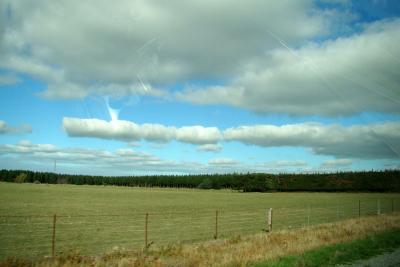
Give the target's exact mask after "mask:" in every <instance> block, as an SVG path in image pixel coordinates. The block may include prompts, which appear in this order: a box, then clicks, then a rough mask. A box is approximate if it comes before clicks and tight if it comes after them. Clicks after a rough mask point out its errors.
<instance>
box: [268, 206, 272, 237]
mask: <svg viewBox="0 0 400 267" xmlns="http://www.w3.org/2000/svg"><path fill="white" fill-rule="evenodd" d="M267 227H268V228H267V229H268V232H272V208H270V209H269V210H268V225H267Z"/></svg>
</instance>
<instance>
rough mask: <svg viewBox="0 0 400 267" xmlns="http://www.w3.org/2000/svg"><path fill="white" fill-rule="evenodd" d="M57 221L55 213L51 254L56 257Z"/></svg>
mask: <svg viewBox="0 0 400 267" xmlns="http://www.w3.org/2000/svg"><path fill="white" fill-rule="evenodd" d="M56 223H57V215H56V214H54V217H53V235H52V239H51V256H52V257H53V258H54V256H55V255H56Z"/></svg>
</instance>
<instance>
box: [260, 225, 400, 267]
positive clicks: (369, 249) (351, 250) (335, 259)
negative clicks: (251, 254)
mask: <svg viewBox="0 0 400 267" xmlns="http://www.w3.org/2000/svg"><path fill="white" fill-rule="evenodd" d="M398 247H400V229H395V230H391V231H387V232H384V233H379V234H376V235H373V236H369V237H367V238H364V239H360V240H355V241H351V242H347V243H342V244H336V245H330V246H325V247H322V248H319V249H316V250H312V251H307V252H305V253H303V254H300V255H290V256H284V257H281V258H278V259H276V260H273V261H266V262H261V263H258V264H255V265H254V266H253V267H291V266H308V267H319V266H335V265H338V264H349V263H352V262H354V261H357V260H363V259H369V258H372V257H374V256H376V255H380V254H382V253H384V252H389V251H392V250H393V249H395V248H398Z"/></svg>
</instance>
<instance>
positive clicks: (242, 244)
mask: <svg viewBox="0 0 400 267" xmlns="http://www.w3.org/2000/svg"><path fill="white" fill-rule="evenodd" d="M393 233H395V234H396V236H397V237H398V236H399V235H400V214H399V213H393V214H391V215H381V216H370V217H365V218H361V219H351V220H346V221H342V222H337V223H333V224H324V225H317V226H311V227H307V228H303V229H297V230H280V231H274V232H271V233H268V234H267V233H263V234H255V235H249V236H239V235H237V236H235V237H231V238H228V239H224V240H222V239H221V240H213V241H206V242H201V243H196V244H182V243H175V244H170V245H166V246H163V247H159V248H157V247H155V248H151V247H150V248H149V250H148V251H144V250H143V249H140V250H131V251H129V250H118V249H116V250H112V251H109V252H107V253H104V254H101V255H98V256H85V255H82V254H80V253H79V252H76V253H66V254H61V255H58V256H56V257H55V258H54V259H52V258H42V259H39V260H29V259H28V260H22V259H21V258H10V259H8V260H6V261H3V262H0V267H9V266H15V267H19V266H35V267H72V266H81V267H86V266H96V267H103V266H104V267H105V266H118V267H123V266H138V267H144V266H151V267H153V266H157V267H167V266H189V267H195V266H199V267H202V266H233V267H236V266H252V265H254V264H258V263H259V262H272V261H274V260H277V259H279V258H282V257H285V256H288V255H303V254H304V255H309V254H307V253H308V252H307V251H310V250H315V249H318V248H322V252H321V253H317V256H307V260H308V258H310V260H311V261H313V260H315V261H316V265H302V264H303V262H302V261H301V262H300V265H299V266H320V265H319V263H318V262H323V260H324V259H326V258H329V257H330V256H331V255H335V257H336V258H338V259H343V261H344V260H351V259H352V258H351V257H353V256H351V257H350V256H348V255H347V254H346V253H345V252H343V251H344V250H345V247H342V245H339V244H340V243H345V244H344V245H343V246H346V244H347V242H351V241H354V240H359V239H367V241H364V242H361V245H360V246H359V248H358V250H357V251H358V252H357V254H359V255H365V254H366V255H370V254H371V253H372V252H364V248H365V246H366V244H368V246H369V243H368V242H376V244H375V245H374V248H377V247H379V246H380V243H381V242H386V240H387V239H388V238H389V237H392V236H393ZM375 235H378V236H375ZM397 237H396V240H394V241H390V242H388V243H387V245H386V246H387V247H395V246H397V245H398V243H399V242H400V240H399V239H398V238H397ZM371 240H372V241H371ZM331 245H334V246H337V247H336V248H338V249H329V247H330V246H331ZM324 248H325V249H326V251H325V250H324ZM336 251H339V252H336ZM332 253H333V254H332ZM350 254H353V253H352V252H350ZM354 254H356V253H354ZM314 257H315V259H314ZM354 257H356V256H354ZM357 257H358V256H357ZM286 261H287V262H288V263H287V264H292V263H293V262H294V263H293V264H294V266H296V265H297V263H298V262H296V261H295V260H293V259H291V258H290V257H289V259H288V260H286ZM293 264H292V265H282V266H293ZM261 266H263V265H261ZM267 266H268V265H267ZM274 266H275V265H274ZM276 266H281V265H276ZM322 266H323V265H322Z"/></svg>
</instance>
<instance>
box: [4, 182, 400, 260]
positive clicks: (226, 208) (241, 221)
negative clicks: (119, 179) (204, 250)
mask: <svg viewBox="0 0 400 267" xmlns="http://www.w3.org/2000/svg"><path fill="white" fill-rule="evenodd" d="M359 201H360V202H359ZM359 203H361V205H360V208H361V209H360V212H361V216H365V215H372V214H377V213H378V212H379V211H380V212H381V213H391V212H392V209H393V210H400V195H399V194H367V193H360V194H356V193H239V192H235V191H226V190H221V191H212V190H210V191H207V190H190V189H158V188H152V189H150V188H124V187H113V186H105V187H104V186H76V185H47V184H13V183H0V240H1V246H0V258H2V259H4V258H5V257H9V256H16V257H27V258H34V257H41V256H45V255H50V254H51V239H52V223H53V215H54V214H57V224H56V253H57V254H60V253H62V252H68V251H71V250H72V251H75V250H78V251H80V252H81V253H82V254H87V255H93V254H99V253H103V252H105V251H110V250H112V249H114V248H116V247H118V249H124V248H125V249H128V250H129V249H138V248H142V247H144V235H145V233H144V227H145V214H146V213H148V214H149V217H148V218H149V221H148V241H149V243H151V244H152V245H151V247H159V246H163V245H167V244H169V243H172V242H177V241H182V242H188V243H191V242H197V241H202V240H209V239H212V238H213V237H214V235H215V230H216V229H215V228H216V225H215V221H216V211H217V210H218V238H227V237H229V238H230V237H232V236H237V235H242V236H243V235H246V234H252V233H260V232H262V230H263V229H265V228H266V210H267V209H268V208H273V209H274V220H273V229H274V230H277V229H285V228H300V227H304V226H309V225H314V224H320V223H326V222H334V221H339V220H343V219H347V218H352V217H358V214H359Z"/></svg>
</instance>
